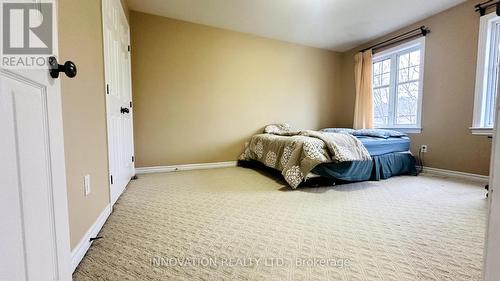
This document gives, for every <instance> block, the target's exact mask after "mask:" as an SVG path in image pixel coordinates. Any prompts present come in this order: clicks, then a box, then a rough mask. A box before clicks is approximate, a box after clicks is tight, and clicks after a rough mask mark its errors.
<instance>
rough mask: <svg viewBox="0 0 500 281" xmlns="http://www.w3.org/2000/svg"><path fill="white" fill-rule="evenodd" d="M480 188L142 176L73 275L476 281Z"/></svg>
mask: <svg viewBox="0 0 500 281" xmlns="http://www.w3.org/2000/svg"><path fill="white" fill-rule="evenodd" d="M485 220H486V200H485V192H484V190H483V188H482V187H481V186H480V185H479V184H474V183H462V182H459V181H453V180H447V179H443V178H437V177H430V176H419V177H411V176H405V177H395V178H392V179H389V180H386V181H380V182H363V183H355V184H346V185H340V186H331V187H304V188H301V189H299V190H290V189H289V188H287V187H286V185H285V184H284V182H283V181H281V180H280V179H279V178H278V177H275V176H273V175H270V174H267V173H266V172H262V171H257V170H252V169H245V168H227V169H214V170H198V171H186V172H176V173H166V174H150V175H141V176H139V179H138V180H135V181H132V182H131V184H130V185H129V186H128V189H127V190H126V192H125V193H124V194H123V195H122V197H121V198H120V199H119V200H118V202H117V204H116V205H115V207H114V211H113V213H112V214H111V216H110V218H109V219H108V221H107V223H106V224H105V225H104V227H103V229H102V231H101V233H100V236H102V237H103V239H100V240H97V241H95V242H94V244H93V245H92V247H91V248H90V249H89V251H88V253H87V255H86V256H85V258H84V259H83V261H82V263H81V264H80V265H79V266H78V268H77V269H76V271H75V273H74V275H73V278H74V280H77V281H78V280H92V281H94V280H352V281H354V280H395V281H403V280H450V281H460V280H480V278H481V267H482V255H483V243H484V242H483V239H484V232H485Z"/></svg>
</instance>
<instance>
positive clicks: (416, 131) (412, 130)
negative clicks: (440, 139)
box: [377, 128, 422, 134]
mask: <svg viewBox="0 0 500 281" xmlns="http://www.w3.org/2000/svg"><path fill="white" fill-rule="evenodd" d="M377 129H384V130H393V131H398V132H401V133H406V134H420V133H422V128H377Z"/></svg>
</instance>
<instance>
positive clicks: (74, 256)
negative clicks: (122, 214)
mask: <svg viewBox="0 0 500 281" xmlns="http://www.w3.org/2000/svg"><path fill="white" fill-rule="evenodd" d="M110 214H111V205H107V206H106V208H104V210H103V211H102V213H101V214H100V215H99V217H98V218H97V220H96V221H95V222H94V224H92V226H91V227H90V228H89V230H88V231H87V233H85V235H84V236H83V237H82V239H81V240H80V242H79V243H78V245H76V247H75V248H74V249H73V250H72V251H71V272H74V271H75V269H76V267H77V266H78V264H79V263H80V262H81V261H82V259H83V257H84V256H85V253H87V251H88V249H89V248H90V245H91V244H92V242H90V238H92V237H95V236H97V234H98V233H99V231H100V230H101V228H102V226H103V225H104V223H105V222H106V220H107V219H108V217H109V215H110Z"/></svg>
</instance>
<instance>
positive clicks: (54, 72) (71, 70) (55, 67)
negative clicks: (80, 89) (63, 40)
mask: <svg viewBox="0 0 500 281" xmlns="http://www.w3.org/2000/svg"><path fill="white" fill-rule="evenodd" d="M59 72H64V73H65V74H66V76H68V77H69V78H73V77H75V76H76V65H75V64H74V63H73V62H72V61H67V62H65V63H64V64H59V63H58V62H57V59H56V57H54V56H51V57H49V73H50V76H51V77H52V78H58V77H59Z"/></svg>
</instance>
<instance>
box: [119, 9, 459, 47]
mask: <svg viewBox="0 0 500 281" xmlns="http://www.w3.org/2000/svg"><path fill="white" fill-rule="evenodd" d="M462 2H465V0H417V1H415V0H128V4H129V7H130V9H131V10H135V11H140V12H144V13H149V14H155V15H160V16H165V17H170V18H174V19H180V20H184V21H189V22H194V23H199V24H205V25H209V26H214V27H219V28H224V29H229V30H234V31H239V32H244V33H250V34H255V35H259V36H263V37H268V38H273V39H278V40H283V41H287V42H292V43H298V44H303V45H307V46H313V47H318V48H323V49H330V50H335V51H346V50H349V49H351V48H353V47H356V46H358V45H360V44H362V43H365V42H368V41H370V40H373V39H375V38H377V37H379V36H382V35H384V34H387V33H389V32H391V31H395V30H397V29H399V28H402V27H405V26H407V25H409V24H411V23H414V22H417V21H419V20H421V19H424V18H426V17H428V16H431V15H433V14H436V13H438V12H441V11H444V10H446V9H448V8H450V7H453V6H455V5H457V4H460V3H462ZM430 28H431V29H432V26H431V27H430Z"/></svg>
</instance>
